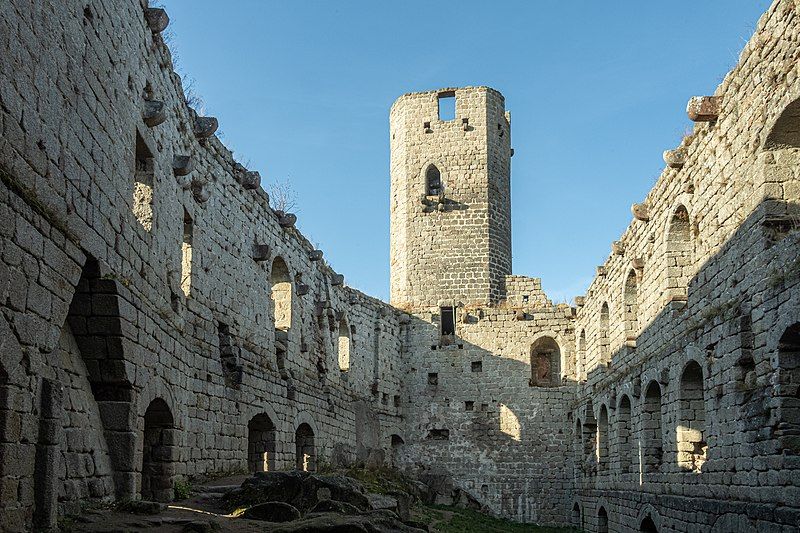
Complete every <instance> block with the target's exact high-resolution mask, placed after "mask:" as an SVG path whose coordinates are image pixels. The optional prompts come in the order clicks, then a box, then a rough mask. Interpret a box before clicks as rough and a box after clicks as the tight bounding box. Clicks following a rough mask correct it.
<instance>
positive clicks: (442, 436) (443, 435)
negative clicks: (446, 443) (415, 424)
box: [428, 429, 450, 440]
mask: <svg viewBox="0 0 800 533" xmlns="http://www.w3.org/2000/svg"><path fill="white" fill-rule="evenodd" d="M428 440H450V430H449V429H431V430H429V431H428Z"/></svg>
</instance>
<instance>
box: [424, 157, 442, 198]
mask: <svg viewBox="0 0 800 533" xmlns="http://www.w3.org/2000/svg"><path fill="white" fill-rule="evenodd" d="M441 193H442V174H441V173H440V172H439V169H438V168H436V165H431V166H429V167H428V169H427V170H426V171H425V194H426V195H427V196H439V195H440V194H441Z"/></svg>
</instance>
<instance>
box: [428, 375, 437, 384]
mask: <svg viewBox="0 0 800 533" xmlns="http://www.w3.org/2000/svg"><path fill="white" fill-rule="evenodd" d="M438 384H439V374H437V373H436V372H430V373H429V374H428V385H438Z"/></svg>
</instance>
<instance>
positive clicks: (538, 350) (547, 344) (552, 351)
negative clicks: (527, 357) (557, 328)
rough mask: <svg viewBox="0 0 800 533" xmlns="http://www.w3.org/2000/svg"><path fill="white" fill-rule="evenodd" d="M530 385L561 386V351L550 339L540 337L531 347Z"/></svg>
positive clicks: (553, 340)
mask: <svg viewBox="0 0 800 533" xmlns="http://www.w3.org/2000/svg"><path fill="white" fill-rule="evenodd" d="M531 384H532V385H534V386H538V387H557V386H559V385H561V349H560V348H559V347H558V343H557V342H556V341H555V339H553V338H552V337H541V338H540V339H538V340H537V341H536V342H534V343H533V345H532V346H531Z"/></svg>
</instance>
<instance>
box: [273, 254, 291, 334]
mask: <svg viewBox="0 0 800 533" xmlns="http://www.w3.org/2000/svg"><path fill="white" fill-rule="evenodd" d="M270 282H271V284H272V306H273V311H274V313H275V314H274V318H275V329H280V330H284V331H285V330H288V329H289V328H290V327H291V326H292V278H291V276H290V275H289V267H287V266H286V262H285V261H284V260H283V259H281V258H280V257H276V258H275V260H274V261H273V262H272V271H271V275H270Z"/></svg>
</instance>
